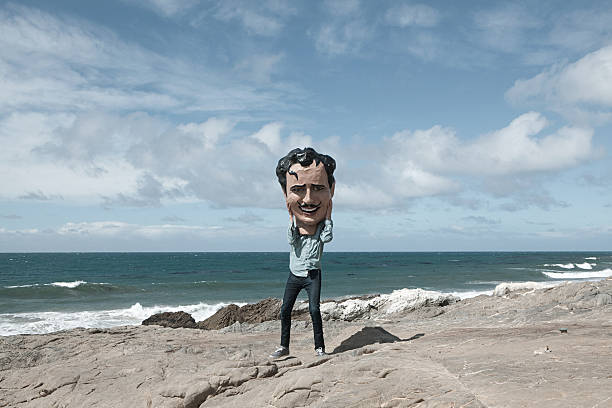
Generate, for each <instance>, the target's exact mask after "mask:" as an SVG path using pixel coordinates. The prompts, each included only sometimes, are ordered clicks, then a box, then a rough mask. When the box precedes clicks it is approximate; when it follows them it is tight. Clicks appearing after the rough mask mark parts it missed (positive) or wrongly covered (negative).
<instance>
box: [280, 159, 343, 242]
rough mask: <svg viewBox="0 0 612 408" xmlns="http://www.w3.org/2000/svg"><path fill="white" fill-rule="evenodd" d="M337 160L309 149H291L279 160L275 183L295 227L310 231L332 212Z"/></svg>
mask: <svg viewBox="0 0 612 408" xmlns="http://www.w3.org/2000/svg"><path fill="white" fill-rule="evenodd" d="M335 169H336V161H335V160H334V159H333V158H332V157H330V156H327V155H322V154H319V153H317V152H316V151H315V150H314V149H312V148H305V149H294V150H292V151H291V152H289V154H287V156H285V157H283V158H282V159H280V160H279V162H278V166H277V167H276V175H277V177H278V181H279V183H280V185H281V188H282V189H283V193H284V194H285V199H286V204H287V209H288V210H289V213H290V214H292V215H293V217H295V221H296V225H297V226H298V227H300V228H305V230H306V231H312V228H316V226H317V225H318V224H319V223H320V222H321V221H323V220H324V219H325V216H326V215H327V214H328V211H330V210H331V208H330V205H331V199H332V197H333V195H334V190H335V187H336V183H335V179H334V176H333V173H334V170H335Z"/></svg>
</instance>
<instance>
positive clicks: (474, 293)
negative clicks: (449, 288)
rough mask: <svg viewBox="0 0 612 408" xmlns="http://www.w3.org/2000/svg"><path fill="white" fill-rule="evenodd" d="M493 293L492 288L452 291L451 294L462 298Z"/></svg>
mask: <svg viewBox="0 0 612 408" xmlns="http://www.w3.org/2000/svg"><path fill="white" fill-rule="evenodd" d="M492 294H493V291H492V290H468V291H464V292H451V295H453V296H456V297H458V298H460V299H461V300H463V299H469V298H473V297H476V296H480V295H487V296H491V295H492Z"/></svg>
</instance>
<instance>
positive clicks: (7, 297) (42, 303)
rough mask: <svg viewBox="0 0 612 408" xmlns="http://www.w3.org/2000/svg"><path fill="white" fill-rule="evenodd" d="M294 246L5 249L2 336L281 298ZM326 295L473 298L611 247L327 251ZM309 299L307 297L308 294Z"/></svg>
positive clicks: (563, 271) (597, 257)
mask: <svg viewBox="0 0 612 408" xmlns="http://www.w3.org/2000/svg"><path fill="white" fill-rule="evenodd" d="M288 263H289V255H288V253H287V252H279V253H276V252H273V253H262V252H256V253H236V252H224V253H218V252H206V253H4V254H0V335H4V336H6V335H11V334H22V333H48V332H53V331H58V330H64V329H71V328H75V327H87V328H91V327H112V326H119V325H131V324H140V323H141V321H142V320H144V319H146V318H147V317H149V316H150V315H152V314H154V313H158V312H161V311H178V310H183V311H185V312H188V313H190V314H191V315H192V316H193V317H194V318H195V319H196V320H198V321H199V320H203V319H205V318H207V317H209V316H211V315H212V314H213V313H214V312H215V311H217V310H218V309H219V308H221V307H223V306H225V305H228V304H230V303H236V304H238V305H243V304H245V303H251V302H257V301H259V300H261V299H264V298H267V297H277V298H282V295H283V290H284V285H285V281H286V279H287V276H288V274H289V271H288ZM322 264H323V274H322V277H323V286H322V293H321V296H322V298H323V299H326V298H336V299H337V298H342V297H347V296H352V295H363V294H374V293H380V294H383V293H390V292H392V291H393V290H397V289H402V288H421V289H426V290H433V291H439V292H442V293H452V294H454V295H456V296H459V297H462V298H466V297H472V296H477V295H479V294H491V293H492V291H493V289H494V288H495V286H497V285H498V284H501V283H503V282H539V283H540V284H541V285H542V286H549V285H552V284H555V283H559V282H565V281H576V280H598V279H603V278H606V277H610V276H612V252H426V253H415V252H390V253H384V252H371V253H366V252H326V253H325V254H324V257H323V262H322ZM302 298H303V299H305V294H302Z"/></svg>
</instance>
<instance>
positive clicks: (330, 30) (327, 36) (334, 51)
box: [314, 19, 372, 55]
mask: <svg viewBox="0 0 612 408" xmlns="http://www.w3.org/2000/svg"><path fill="white" fill-rule="evenodd" d="M371 36H372V29H371V28H370V27H369V26H368V25H367V23H366V22H365V21H363V20H361V19H355V20H351V21H348V22H338V21H334V22H331V23H327V24H324V25H323V26H321V27H320V28H319V30H318V31H317V32H316V34H315V35H314V39H315V47H316V48H317V51H319V52H321V53H323V54H329V55H340V54H349V53H357V52H359V51H361V49H362V46H363V44H364V43H365V42H366V41H367V40H368V39H369V38H370V37H371Z"/></svg>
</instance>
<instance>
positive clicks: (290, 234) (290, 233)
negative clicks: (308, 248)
mask: <svg viewBox="0 0 612 408" xmlns="http://www.w3.org/2000/svg"><path fill="white" fill-rule="evenodd" d="M295 235H296V228H295V227H294V226H293V224H289V228H288V229H287V242H289V245H293V243H294V242H295Z"/></svg>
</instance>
